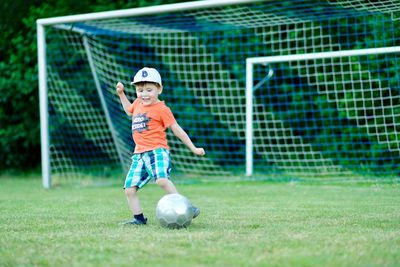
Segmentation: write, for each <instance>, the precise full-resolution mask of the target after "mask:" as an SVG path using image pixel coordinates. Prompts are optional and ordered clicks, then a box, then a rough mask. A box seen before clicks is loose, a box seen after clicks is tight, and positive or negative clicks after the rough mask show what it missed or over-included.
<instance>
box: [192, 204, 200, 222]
mask: <svg viewBox="0 0 400 267" xmlns="http://www.w3.org/2000/svg"><path fill="white" fill-rule="evenodd" d="M192 209H193V219H194V218H196V217H197V216H199V214H200V209H199V208H198V207H194V206H193V207H192Z"/></svg>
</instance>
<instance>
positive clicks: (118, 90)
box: [117, 82, 124, 94]
mask: <svg viewBox="0 0 400 267" xmlns="http://www.w3.org/2000/svg"><path fill="white" fill-rule="evenodd" d="M123 91H124V85H123V84H122V83H121V82H118V83H117V93H118V94H121V93H122V92H123Z"/></svg>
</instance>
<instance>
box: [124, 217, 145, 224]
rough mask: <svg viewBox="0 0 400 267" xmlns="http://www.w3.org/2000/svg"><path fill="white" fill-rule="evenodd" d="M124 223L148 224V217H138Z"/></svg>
mask: <svg viewBox="0 0 400 267" xmlns="http://www.w3.org/2000/svg"><path fill="white" fill-rule="evenodd" d="M122 224H123V225H129V224H133V225H145V224H147V218H144V220H143V221H142V220H138V219H135V218H134V219H133V220H131V221H127V222H123V223H122Z"/></svg>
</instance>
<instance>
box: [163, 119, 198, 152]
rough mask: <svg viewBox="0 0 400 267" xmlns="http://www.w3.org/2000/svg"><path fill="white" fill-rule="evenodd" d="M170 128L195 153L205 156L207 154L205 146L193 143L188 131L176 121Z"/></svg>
mask: <svg viewBox="0 0 400 267" xmlns="http://www.w3.org/2000/svg"><path fill="white" fill-rule="evenodd" d="M169 128H170V129H171V130H172V132H173V133H174V135H175V136H176V137H178V138H179V139H180V140H181V141H182V142H183V143H184V144H185V145H186V146H187V147H188V148H189V149H190V150H191V151H192V152H193V153H194V154H196V155H198V156H204V155H205V154H206V152H205V151H204V149H203V148H198V147H196V146H195V145H194V144H193V142H192V140H190V138H189V136H188V135H187V133H186V132H185V131H184V130H183V129H182V127H181V126H179V124H178V123H176V122H175V123H174V124H172V125H171V126H170V127H169Z"/></svg>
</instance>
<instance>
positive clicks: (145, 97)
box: [136, 83, 162, 106]
mask: <svg viewBox="0 0 400 267" xmlns="http://www.w3.org/2000/svg"><path fill="white" fill-rule="evenodd" d="M161 92H162V86H160V85H157V84H155V83H139V84H137V85H136V95H137V98H139V99H140V100H141V101H142V104H143V105H144V106H150V105H152V104H155V103H157V102H159V101H160V100H159V99H158V95H159V94H161Z"/></svg>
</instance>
